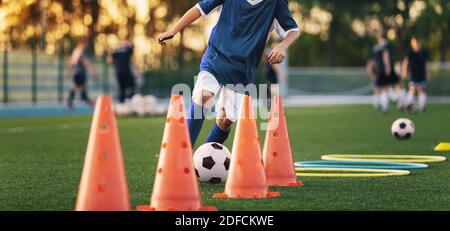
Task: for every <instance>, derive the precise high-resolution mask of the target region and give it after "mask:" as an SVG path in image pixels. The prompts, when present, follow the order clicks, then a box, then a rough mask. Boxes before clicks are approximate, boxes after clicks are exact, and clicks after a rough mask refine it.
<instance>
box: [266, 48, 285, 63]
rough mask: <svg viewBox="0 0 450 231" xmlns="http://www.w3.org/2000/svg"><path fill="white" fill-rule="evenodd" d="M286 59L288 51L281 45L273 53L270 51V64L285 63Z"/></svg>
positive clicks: (268, 57)
mask: <svg viewBox="0 0 450 231" xmlns="http://www.w3.org/2000/svg"><path fill="white" fill-rule="evenodd" d="M285 58H286V49H285V48H284V47H283V46H282V45H281V43H280V44H278V45H276V46H275V47H274V48H273V49H272V51H270V53H269V55H268V56H267V59H268V60H269V63H270V64H278V63H281V62H283V61H284V59H285Z"/></svg>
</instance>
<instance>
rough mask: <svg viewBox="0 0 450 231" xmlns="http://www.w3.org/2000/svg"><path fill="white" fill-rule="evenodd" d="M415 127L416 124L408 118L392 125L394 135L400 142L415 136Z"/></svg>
mask: <svg viewBox="0 0 450 231" xmlns="http://www.w3.org/2000/svg"><path fill="white" fill-rule="evenodd" d="M414 131H415V126H414V123H413V122H412V121H411V120H410V119H407V118H400V119H398V120H396V121H394V123H393V124H392V127H391V132H392V135H393V136H394V137H395V138H397V139H399V140H406V139H409V138H411V136H412V135H414Z"/></svg>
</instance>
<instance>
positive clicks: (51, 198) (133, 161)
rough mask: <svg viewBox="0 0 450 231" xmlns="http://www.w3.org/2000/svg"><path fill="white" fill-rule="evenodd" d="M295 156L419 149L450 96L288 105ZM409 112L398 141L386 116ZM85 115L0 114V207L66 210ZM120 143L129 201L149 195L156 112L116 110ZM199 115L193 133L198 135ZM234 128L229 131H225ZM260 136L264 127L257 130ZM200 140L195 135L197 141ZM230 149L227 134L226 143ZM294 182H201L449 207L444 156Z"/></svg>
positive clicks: (443, 132)
mask: <svg viewBox="0 0 450 231" xmlns="http://www.w3.org/2000/svg"><path fill="white" fill-rule="evenodd" d="M286 115H287V123H288V127H289V135H290V138H291V145H292V150H293V151H294V155H295V159H296V161H300V160H319V159H320V156H321V155H322V154H327V153H360V154H375V153H381V154H382V153H386V154H427V155H438V154H440V155H444V156H445V155H446V154H448V153H434V152H433V151H432V150H433V147H434V146H435V145H436V144H437V143H438V142H440V141H450V105H448V104H436V105H430V106H429V107H428V110H427V112H426V113H425V114H417V115H416V114H405V113H402V112H398V111H392V112H391V113H390V114H389V115H382V114H380V113H376V112H374V111H373V110H372V108H371V107H370V106H322V107H301V108H288V109H286ZM405 116H406V117H409V118H410V119H412V120H413V121H414V122H415V124H416V134H415V135H414V137H413V138H412V139H410V140H408V141H398V140H396V139H395V138H393V137H392V136H391V134H390V126H391V123H392V122H393V121H394V120H395V119H396V118H398V117H405ZM90 121H91V117H89V116H82V117H47V118H33V119H2V120H0V210H73V209H74V205H75V199H76V194H77V188H78V183H79V178H80V174H81V169H82V165H83V160H84V155H85V151H86V144H87V139H88V135H89V127H90ZM118 125H119V130H120V137H121V144H122V149H123V153H124V156H125V162H126V171H127V177H128V184H129V189H130V196H131V200H132V206H133V208H134V207H135V206H136V205H140V204H149V200H150V193H151V189H152V185H153V178H154V173H155V168H156V164H157V161H158V157H157V156H158V152H159V148H160V144H161V139H162V134H163V127H164V117H163V116H162V117H148V118H120V119H119V120H118ZM211 125H212V121H207V122H206V123H205V127H204V130H203V132H202V133H201V136H200V138H199V141H202V140H204V139H205V137H206V135H207V132H208V130H209V128H210V127H211ZM231 137H233V134H231ZM260 138H261V143H262V142H263V139H264V131H260ZM199 143H200V142H199ZM225 144H226V145H227V146H228V147H229V148H230V150H231V145H232V139H229V140H228V141H227V142H226V143H225ZM300 180H302V181H303V182H304V184H305V185H304V186H302V187H300V188H282V187H273V188H271V190H272V191H279V192H281V197H279V198H273V199H242V200H234V199H213V198H212V194H213V193H215V192H222V191H223V188H224V185H223V184H219V185H210V184H203V183H202V184H201V185H200V188H201V193H202V197H203V202H204V204H205V205H214V206H216V207H217V209H219V210H450V164H449V162H448V161H446V162H442V163H435V164H431V165H430V168H429V169H425V170H418V171H412V173H411V174H410V175H408V176H403V177H383V178H312V177H308V178H307V177H303V178H300Z"/></svg>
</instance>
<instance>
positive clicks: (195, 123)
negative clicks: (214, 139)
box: [187, 71, 220, 147]
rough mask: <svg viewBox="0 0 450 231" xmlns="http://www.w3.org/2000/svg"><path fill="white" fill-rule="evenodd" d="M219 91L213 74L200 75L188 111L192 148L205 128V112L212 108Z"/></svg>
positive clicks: (204, 73) (203, 72) (202, 72)
mask: <svg viewBox="0 0 450 231" xmlns="http://www.w3.org/2000/svg"><path fill="white" fill-rule="evenodd" d="M219 89H220V84H219V83H218V82H217V80H216V78H215V77H214V76H213V75H212V74H211V73H209V72H206V71H201V72H200V73H199V75H198V79H197V82H196V83H195V86H194V90H193V93H192V104H191V107H190V109H189V110H188V118H187V124H188V129H189V136H190V138H191V144H192V147H193V146H194V145H195V142H196V141H197V138H198V135H199V134H200V131H201V129H202V127H203V122H204V120H205V111H206V110H209V109H210V108H211V105H212V103H213V101H214V97H215V94H216V93H217V92H218V91H219Z"/></svg>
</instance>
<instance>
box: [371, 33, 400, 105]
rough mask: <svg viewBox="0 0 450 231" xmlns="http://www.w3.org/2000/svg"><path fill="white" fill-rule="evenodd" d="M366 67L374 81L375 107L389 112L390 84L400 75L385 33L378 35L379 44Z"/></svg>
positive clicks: (373, 50)
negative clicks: (396, 69) (397, 73)
mask: <svg viewBox="0 0 450 231" xmlns="http://www.w3.org/2000/svg"><path fill="white" fill-rule="evenodd" d="M366 69H367V72H368V73H369V76H371V78H372V80H373V81H374V91H373V94H374V96H373V97H374V99H373V104H374V107H375V108H376V109H378V110H380V111H382V112H383V113H387V112H388V110H389V98H388V90H389V86H390V85H391V84H392V83H395V82H396V78H397V79H398V76H397V75H396V73H395V71H394V64H393V61H392V47H391V45H390V44H389V42H388V40H387V36H386V34H385V33H382V34H380V35H378V36H377V44H376V45H375V46H374V47H373V49H372V56H371V58H370V59H369V61H368V62H367V66H366ZM396 76H397V77H396Z"/></svg>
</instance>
